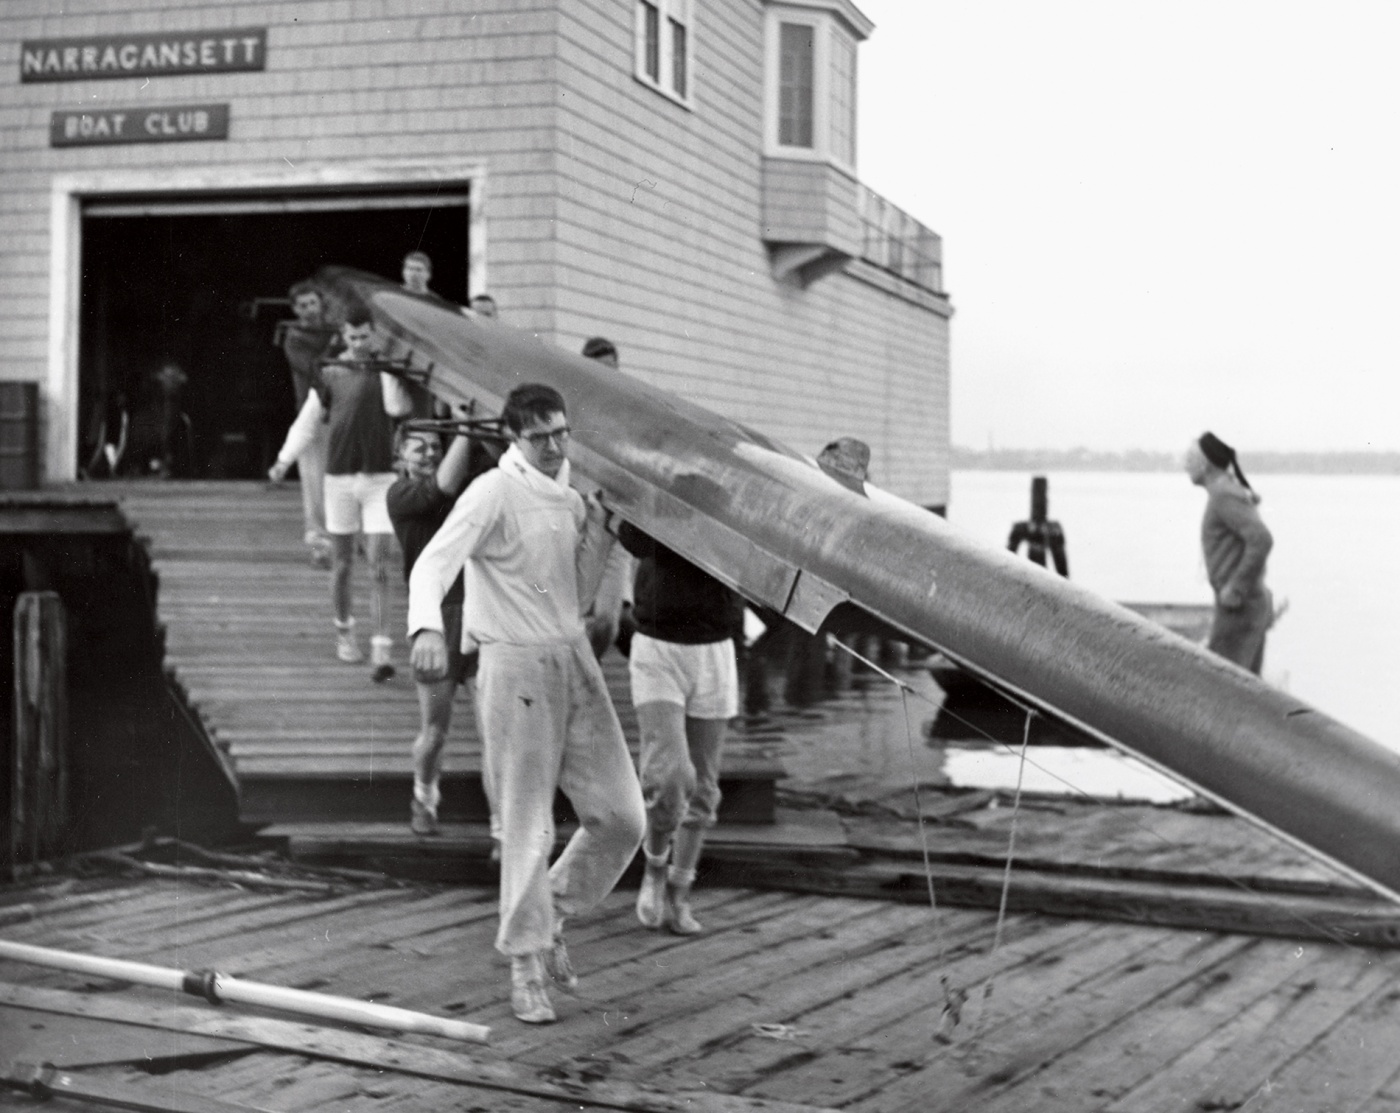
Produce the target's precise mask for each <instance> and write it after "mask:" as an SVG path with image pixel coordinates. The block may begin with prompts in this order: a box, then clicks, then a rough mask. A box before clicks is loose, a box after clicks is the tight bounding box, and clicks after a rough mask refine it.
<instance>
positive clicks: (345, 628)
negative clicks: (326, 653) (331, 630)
mask: <svg viewBox="0 0 1400 1113" xmlns="http://www.w3.org/2000/svg"><path fill="white" fill-rule="evenodd" d="M335 655H336V656H337V657H339V658H340V659H341V660H342V661H344V662H345V663H346V664H347V665H358V664H359V663H360V662H361V661H363V660H364V659H365V654H364V650H362V649H361V648H360V643H359V642H358V641H357V640H356V639H355V620H354V619H353V618H352V619H351V620H350V621H349V622H346V623H340V622H337V623H336V624H335Z"/></svg>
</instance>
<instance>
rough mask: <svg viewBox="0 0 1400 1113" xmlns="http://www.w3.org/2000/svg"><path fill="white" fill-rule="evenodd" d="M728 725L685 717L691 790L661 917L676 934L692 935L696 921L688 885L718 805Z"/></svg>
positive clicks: (674, 846) (673, 853) (673, 849)
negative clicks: (690, 769)
mask: <svg viewBox="0 0 1400 1113" xmlns="http://www.w3.org/2000/svg"><path fill="white" fill-rule="evenodd" d="M728 726H729V724H728V722H727V721H726V720H724V719H692V718H687V719H686V720H685V736H686V747H687V750H688V752H689V756H690V764H691V767H692V768H693V769H694V785H695V787H694V789H693V790H692V792H691V794H690V797H689V799H688V800H687V802H686V803H687V806H686V814H685V818H684V819H683V820H682V821H681V824H680V827H679V829H678V830H677V831H676V833H675V838H674V839H673V840H672V843H671V868H670V870H669V871H668V873H667V875H666V898H665V905H664V912H663V920H664V921H665V924H666V926H667V927H668V928H670V930H671V931H673V932H675V933H676V934H677V935H694V934H695V933H696V932H698V931H700V930H701V928H700V924H699V922H698V921H697V920H696V919H695V917H694V915H692V914H691V911H690V888H691V886H692V885H694V884H695V867H696V866H697V865H698V864H699V862H700V852H701V850H702V849H703V847H704V845H705V832H706V831H707V830H708V829H709V825H710V824H711V823H713V822H714V815H715V810H716V809H717V808H718V807H719V798H720V797H719V766H720V752H721V750H722V749H723V746H724V735H725V731H726V730H727V728H728Z"/></svg>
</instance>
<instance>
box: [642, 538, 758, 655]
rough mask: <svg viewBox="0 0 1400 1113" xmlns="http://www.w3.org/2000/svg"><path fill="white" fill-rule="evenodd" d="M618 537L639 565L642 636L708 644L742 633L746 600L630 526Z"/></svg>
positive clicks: (659, 639) (685, 643) (666, 640)
mask: <svg viewBox="0 0 1400 1113" xmlns="http://www.w3.org/2000/svg"><path fill="white" fill-rule="evenodd" d="M617 535H618V539H619V540H620V541H621V542H622V546H623V548H625V549H626V550H627V551H628V552H629V553H631V554H632V555H633V556H634V557H636V558H637V561H638V563H637V579H636V582H635V584H634V586H633V592H632V618H633V621H634V622H635V623H636V624H637V632H638V633H639V634H645V635H646V636H647V637H649V638H656V639H657V640H658V641H663V642H678V643H680V644H682V645H705V644H708V643H710V642H720V641H725V640H726V639H728V638H733V637H736V636H738V635H739V634H740V633H741V632H742V630H743V626H744V606H743V602H742V601H741V600H740V598H739V596H738V595H736V594H735V593H734V592H732V591H730V590H729V588H727V587H725V586H724V585H723V584H722V583H720V582H719V581H718V580H716V579H715V578H714V577H713V576H711V575H709V574H708V573H706V572H703V571H701V570H700V569H699V568H697V567H695V565H693V564H691V563H690V561H688V560H686V559H685V557H683V556H681V555H680V554H679V553H676V552H673V551H672V550H671V549H668V548H666V546H665V545H662V544H660V543H659V542H657V541H655V540H654V539H653V538H651V537H649V536H648V535H647V534H645V533H643V532H642V531H641V530H639V529H637V527H636V526H633V525H631V524H630V523H628V522H623V523H622V524H621V526H620V527H619V529H618V534H617Z"/></svg>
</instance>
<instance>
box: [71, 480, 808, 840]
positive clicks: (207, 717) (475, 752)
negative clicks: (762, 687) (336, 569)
mask: <svg viewBox="0 0 1400 1113" xmlns="http://www.w3.org/2000/svg"><path fill="white" fill-rule="evenodd" d="M74 490H75V491H77V492H80V493H81V494H82V495H83V496H85V497H87V498H92V497H94V496H95V495H99V494H100V495H103V496H110V497H112V498H114V499H116V500H117V501H118V504H119V506H120V508H121V511H122V513H123V514H124V515H125V516H126V518H127V519H128V520H129V521H130V522H131V523H132V526H133V528H134V530H135V531H136V532H137V534H138V535H139V536H141V537H143V538H145V539H146V542H147V544H148V547H149V550H150V554H151V561H152V565H153V568H154V570H155V572H156V575H157V576H158V579H159V588H158V593H157V599H156V608H157V614H158V618H159V621H160V622H161V623H162V624H163V626H164V628H165V645H166V669H167V672H168V674H169V675H170V677H171V678H172V680H173V682H174V684H175V685H176V687H177V688H178V689H179V690H180V691H182V692H183V693H184V695H185V697H186V700H187V702H188V704H189V706H190V707H191V709H192V710H193V711H194V713H195V714H196V715H197V716H198V717H199V719H200V720H201V721H202V722H203V724H204V726H205V728H206V729H207V731H208V734H209V736H210V738H211V740H212V741H213V742H214V744H215V745H216V746H217V747H218V748H219V750H220V751H222V752H223V753H224V754H225V755H226V756H227V758H228V761H229V763H230V765H231V767H232V769H233V771H234V775H235V776H236V778H237V781H238V786H239V810H240V817H241V819H242V820H243V821H244V822H245V823H248V824H253V825H259V824H265V823H274V822H292V821H318V822H327V821H336V822H399V821H402V822H403V823H405V824H406V823H407V815H408V800H409V797H410V795H411V791H410V790H411V785H412V770H411V763H410V757H409V746H410V744H411V743H412V740H413V738H414V736H415V735H416V734H417V731H418V704H417V696H416V693H415V689H414V684H413V680H412V677H411V675H410V673H409V670H408V665H407V648H406V646H405V644H404V623H405V617H404V616H405V611H406V603H407V599H406V590H405V587H404V583H403V576H402V565H401V563H400V557H399V556H398V554H397V552H396V553H395V556H394V560H393V567H392V570H391V582H392V585H393V591H392V594H391V625H390V629H391V631H392V632H393V635H394V637H395V641H396V644H395V649H394V656H395V664H396V666H397V668H398V672H397V674H396V675H395V676H394V677H393V678H392V679H390V680H389V681H387V682H386V683H383V684H375V683H373V682H372V681H371V679H370V672H369V666H368V664H365V665H360V666H352V665H345V664H342V663H341V662H339V661H338V660H337V659H336V657H335V645H334V631H333V628H332V624H331V611H330V598H329V586H328V573H326V572H325V571H324V570H318V569H315V568H312V567H311V566H310V564H309V562H308V559H307V550H306V548H305V546H304V545H303V544H302V539H301V536H302V529H301V496H300V492H299V490H298V488H297V485H296V484H295V483H287V484H282V485H280V486H275V485H272V484H268V483H256V482H219V483H211V482H117V483H103V484H85V485H81V486H79V487H76V488H74ZM354 598H355V606H356V613H357V617H358V620H359V623H360V635H361V639H362V641H363V642H364V643H365V646H366V648H367V645H368V637H369V634H370V632H371V631H370V630H369V629H368V625H369V620H368V614H369V587H368V577H367V574H366V569H365V567H364V564H363V561H361V562H359V563H358V564H357V566H356V570H355V577H354ZM604 664H605V672H606V674H607V678H608V682H609V687H610V689H611V691H612V695H613V701H614V703H615V705H616V706H617V708H618V713H619V716H620V718H621V719H622V721H623V727H624V731H625V732H626V734H627V736H628V738H629V741H630V742H631V744H632V745H633V747H634V749H635V746H636V738H637V731H636V719H635V715H634V714H633V712H632V705H631V699H630V696H629V691H628V681H627V674H626V662H625V660H624V659H623V658H622V657H621V656H620V655H619V654H618V653H617V652H616V651H610V652H609V654H608V655H607V657H606V658H605V662H604ZM480 769H481V746H480V740H479V739H478V737H477V735H476V730H475V726H474V723H473V717H472V715H471V707H470V702H469V700H468V698H467V697H466V696H465V695H464V694H463V695H459V697H458V702H457V708H456V714H455V715H454V721H453V724H452V732H451V736H450V739H449V742H448V746H447V750H446V754H445V758H444V776H443V805H442V815H443V818H444V819H447V820H451V821H472V820H483V819H485V817H486V804H485V798H484V796H483V794H482V791H481V777H480ZM781 772H782V770H781V766H780V765H779V764H778V763H777V761H776V755H775V753H774V748H773V746H772V745H771V743H769V742H768V741H767V740H764V739H762V738H757V739H754V740H745V739H739V740H738V741H737V742H736V744H735V745H733V746H731V747H730V748H729V753H728V755H727V759H726V764H725V769H724V772H723V776H722V786H723V788H724V790H725V804H724V812H723V818H724V819H725V820H726V821H727V822H731V823H734V822H737V823H766V822H771V821H772V818H773V807H774V787H773V786H774V782H775V781H776V779H777V778H778V777H779V776H780V775H781Z"/></svg>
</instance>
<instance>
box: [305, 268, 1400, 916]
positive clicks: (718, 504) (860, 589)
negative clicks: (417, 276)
mask: <svg viewBox="0 0 1400 1113" xmlns="http://www.w3.org/2000/svg"><path fill="white" fill-rule="evenodd" d="M320 278H321V280H322V281H323V282H325V284H326V285H327V286H328V287H329V288H331V289H333V290H335V291H337V293H338V294H339V295H340V296H341V297H344V298H353V299H355V300H358V301H361V302H363V303H364V304H365V305H366V306H367V307H368V308H369V309H370V311H371V313H372V314H373V315H374V318H375V321H376V323H377V325H378V326H379V327H380V328H381V330H382V331H383V332H384V333H386V334H387V335H388V336H390V337H392V338H393V345H392V347H393V350H392V351H390V352H388V353H386V354H387V355H388V356H390V357H391V358H395V359H398V360H401V361H402V365H403V368H404V370H405V372H406V373H408V374H410V375H412V376H413V377H414V378H416V379H418V380H419V381H421V382H423V383H424V384H425V385H426V386H427V387H428V389H430V390H431V391H432V392H433V393H434V394H436V395H437V396H439V397H441V398H442V399H444V400H446V401H449V402H466V401H470V400H475V401H476V402H477V403H478V405H479V406H480V407H482V408H484V409H487V410H490V411H492V412H496V411H498V410H499V408H500V405H501V403H502V402H503V400H504V398H505V395H506V394H507V393H508V392H509V391H510V390H511V389H512V388H513V387H514V386H516V385H518V384H519V383H522V382H545V383H549V384H550V385H552V386H554V387H556V388H557V389H558V390H559V391H560V392H561V393H562V394H563V395H564V397H565V398H566V399H567V400H568V403H569V417H570V424H571V426H572V428H573V430H574V438H573V448H572V449H571V453H570V455H571V459H573V461H574V467H575V469H576V474H581V475H582V476H584V477H585V478H586V479H588V480H589V481H591V482H593V483H596V484H597V485H599V486H600V487H601V488H603V490H604V491H605V492H606V495H607V497H608V499H609V501H610V504H611V505H612V506H614V507H615V508H616V509H617V510H619V511H620V512H621V513H622V514H623V515H624V516H625V517H627V518H629V519H631V520H632V521H634V522H635V523H636V524H637V525H639V526H641V527H642V528H643V529H645V530H647V531H648V532H649V533H651V534H653V535H654V536H656V537H657V538H658V539H659V540H661V541H662V542H664V543H665V544H667V545H669V546H671V547H672V548H673V549H675V550H676V551H678V552H680V553H682V554H684V555H685V556H686V557H688V558H689V559H690V560H692V561H694V562H695V563H696V564H698V565H700V566H701V567H703V568H705V569H706V570H707V571H709V572H710V573H711V574H712V575H714V576H716V577H717V578H719V579H721V580H722V581H724V582H726V583H728V584H729V585H731V586H732V587H734V588H735V589H736V590H738V591H740V592H741V593H742V594H744V595H745V596H746V597H747V598H748V599H750V600H751V601H752V602H754V603H757V604H760V605H762V606H765V607H768V608H771V609H772V610H775V611H778V612H779V613H781V614H783V615H785V616H786V617H787V618H789V619H790V620H792V621H793V622H795V623H797V624H798V625H799V626H802V627H803V628H805V629H807V630H809V631H816V630H818V629H821V628H823V627H827V628H830V627H831V626H832V625H834V624H840V623H841V622H844V621H852V620H859V619H861V618H866V619H867V620H868V619H874V620H876V621H878V622H879V623H883V624H884V625H886V626H887V627H889V628H891V629H893V630H895V631H897V632H899V634H900V635H901V636H903V637H905V638H907V639H910V640H912V641H916V642H920V643H923V644H926V645H928V646H930V647H932V648H935V649H938V650H941V651H942V652H943V653H945V654H947V655H948V656H949V657H951V658H953V659H954V660H956V661H957V662H958V663H959V664H961V665H963V666H964V667H966V668H968V669H969V670H971V671H973V672H975V673H976V674H978V675H979V676H981V677H983V678H985V679H987V680H989V681H991V682H993V683H994V684H996V685H998V686H1000V687H1001V688H1003V689H1004V690H1006V691H1007V692H1009V693H1011V694H1012V695H1014V696H1016V697H1017V698H1020V699H1022V700H1024V701H1025V702H1026V703H1027V704H1028V705H1030V706H1033V707H1036V708H1039V709H1042V710H1044V711H1046V712H1048V713H1050V714H1053V715H1056V716H1059V717H1061V718H1063V719H1065V720H1067V721H1069V722H1071V723H1073V724H1074V725H1076V726H1078V727H1080V728H1081V729H1083V730H1085V731H1087V732H1089V733H1090V734H1092V735H1094V736H1096V737H1098V738H1101V739H1102V740H1104V741H1106V742H1108V743H1110V744H1112V745H1115V746H1117V747H1119V748H1121V749H1124V750H1126V751H1128V752H1130V753H1132V754H1134V755H1135V756H1137V757H1139V758H1141V759H1143V760H1145V761H1147V762H1148V763H1149V764H1152V765H1155V766H1157V767H1158V768H1160V769H1162V770H1163V771H1165V772H1167V773H1169V774H1171V775H1172V776H1175V777H1177V778H1178V779H1181V780H1183V781H1185V782H1187V783H1188V784H1190V785H1191V786H1192V787H1194V788H1195V789H1196V790H1197V791H1199V792H1201V793H1202V794H1203V795H1206V796H1208V797H1211V798H1213V799H1215V800H1217V801H1218V802H1220V803H1222V804H1223V805H1225V806H1227V807H1229V808H1231V809H1232V810H1234V811H1237V812H1239V813H1240V814H1242V815H1245V816H1247V817H1248V818H1250V819H1253V820H1254V821H1255V822H1258V823H1260V824H1262V825H1263V826H1265V827H1267V828H1268V829H1270V830H1272V831H1274V832H1276V833H1277V834H1279V835H1281V836H1282V837H1284V838H1286V839H1288V840H1289V841H1291V842H1293V843H1295V844H1297V845H1299V846H1301V847H1303V848H1304V849H1307V850H1309V851H1311V852H1312V853H1314V854H1316V855H1318V856H1320V857H1321V858H1323V859H1324V860H1326V861H1328V862H1330V863H1331V864H1333V865H1334V866H1336V867H1337V868H1339V869H1340V870H1341V871H1342V872H1344V873H1346V874H1348V875H1350V876H1353V877H1355V878H1356V879H1358V880H1360V881H1362V882H1364V883H1366V884H1368V885H1369V886H1371V887H1372V888H1373V889H1375V890H1376V891H1378V892H1380V893H1382V894H1384V895H1386V896H1388V897H1390V898H1391V899H1395V900H1400V855H1398V854H1397V853H1396V850H1395V848H1396V846H1397V845H1400V813H1397V811H1396V809H1395V806H1394V802H1395V800H1397V799H1400V754H1397V753H1395V752H1393V751H1391V750H1389V749H1387V748H1385V747H1383V746H1381V745H1380V744H1379V743H1377V742H1375V741H1374V740H1372V739H1370V738H1367V737H1365V736H1364V735H1362V734H1360V733H1359V732H1357V731H1355V730H1352V729H1351V728H1350V727H1347V726H1346V725H1344V724H1342V723H1340V722H1338V721H1336V720H1335V719H1332V718H1330V717H1329V716H1327V715H1325V714H1324V713H1322V712H1320V711H1318V710H1317V709H1315V708H1313V707H1310V706H1309V705H1308V704H1306V703H1304V702H1303V701H1301V700H1299V699H1297V698H1295V697H1293V696H1290V695H1288V694H1287V693H1285V692H1281V691H1278V690H1277V689H1275V688H1272V687H1270V686H1269V685H1267V684H1265V683H1263V682H1262V681H1260V680H1259V679H1257V678H1256V677H1254V676H1251V675H1249V674H1248V673H1246V672H1245V671H1243V670H1241V669H1239V668H1237V667H1235V666H1233V665H1231V664H1229V663H1227V662H1225V661H1222V660H1220V659H1219V658H1217V657H1215V656H1213V655H1211V654H1209V653H1207V652H1206V651H1205V650H1204V649H1202V648H1200V647H1199V646H1196V645H1193V644H1191V643H1190V642H1188V641H1186V640H1185V639H1183V638H1180V637H1178V636H1176V635H1175V634H1172V633H1170V632H1169V631H1167V630H1164V629H1163V628H1161V627H1160V626H1158V625H1156V624H1155V623H1152V622H1149V621H1148V620H1146V619H1144V618H1142V617H1141V616H1139V615H1137V614H1134V613H1133V612H1132V611H1130V610H1128V609H1126V608H1124V607H1120V606H1118V605H1116V604H1114V603H1111V602H1109V601H1107V600H1105V599H1102V598H1100V597H1099V596H1097V595H1095V594H1093V593H1092V592H1089V591H1087V590H1085V589H1083V588H1081V587H1079V586H1078V585H1076V584H1074V583H1071V582H1069V581H1067V580H1064V579H1062V578H1060V577H1058V576H1055V575H1053V574H1050V573H1048V572H1046V571H1045V570H1043V569H1041V568H1039V567H1037V566H1035V565H1032V564H1030V563H1028V562H1026V561H1023V560H1018V559H1016V558H1015V557H1013V556H1011V555H1010V554H1008V553H1005V552H1002V551H999V550H995V549H990V548H985V547H983V546H981V545H979V544H977V543H975V542H973V541H971V540H970V539H968V538H966V537H964V536H962V535H961V534H959V533H958V532H957V531H956V530H955V529H953V528H952V527H951V526H949V525H948V524H947V523H946V522H944V521H943V520H942V519H940V518H938V517H937V516H935V515H933V514H931V513H929V512H927V511H924V510H922V509H920V508H919V507H916V506H914V505H912V504H907V503H901V502H900V501H899V500H896V499H892V498H878V499H872V498H869V497H864V496H862V495H861V494H859V493H857V492H855V491H852V490H850V489H848V488H847V487H845V486H843V485H842V484H840V483H838V482H837V481H836V480H834V479H832V478H830V477H829V476H828V475H826V474H825V473H824V472H822V471H821V470H820V469H819V468H818V467H817V466H816V465H815V463H814V462H813V461H811V460H810V459H808V458H807V457H804V456H802V455H800V454H799V453H797V452H794V451H793V450H791V449H789V448H787V447H785V446H783V445H781V444H779V443H777V442H775V441H773V440H772V439H770V438H768V437H766V436H764V435H763V434H761V433H759V432H757V431H755V430H753V429H750V428H747V427H745V426H742V425H739V424H737V423H735V422H732V421H729V420H727V419H726V418H724V417H721V416H720V415H718V414H715V413H713V412H711V411H709V410H707V409H705V408H703V407H700V406H697V405H694V404H693V403H690V402H687V401H685V400H683V399H681V398H679V397H677V396H675V395H673V394H670V393H668V392H666V391H662V390H659V389H657V388H655V387H652V386H650V385H649V384H646V383H642V382H640V381H638V380H636V379H633V378H631V377H629V376H627V375H626V374H624V373H622V372H619V371H616V370H614V369H611V368H608V367H606V366H604V365H602V364H599V363H597V362H596V361H593V360H587V359H584V358H582V357H580V356H574V355H572V354H571V353H568V352H565V351H563V350H560V349H558V348H555V347H552V346H549V345H546V344H544V343H541V342H540V341H539V340H538V339H536V338H535V337H533V336H531V335H529V334H527V333H523V332H520V331H518V330H515V329H512V328H509V327H507V326H504V325H501V324H499V323H496V322H494V321H482V320H480V319H474V318H469V317H467V316H465V315H463V314H462V313H461V311H460V310H459V309H458V308H457V307H456V306H454V305H451V304H450V303H447V302H445V301H443V300H441V299H439V298H436V297H434V296H431V295H427V296H423V295H414V294H410V293H408V292H406V291H404V290H403V289H402V288H401V287H398V286H395V285H392V284H390V283H388V282H386V281H384V280H383V279H380V278H378V277H375V276H372V275H367V274H362V273H360V272H356V271H351V270H347V269H343V268H327V269H326V270H325V271H323V272H322V274H321V275H320Z"/></svg>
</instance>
